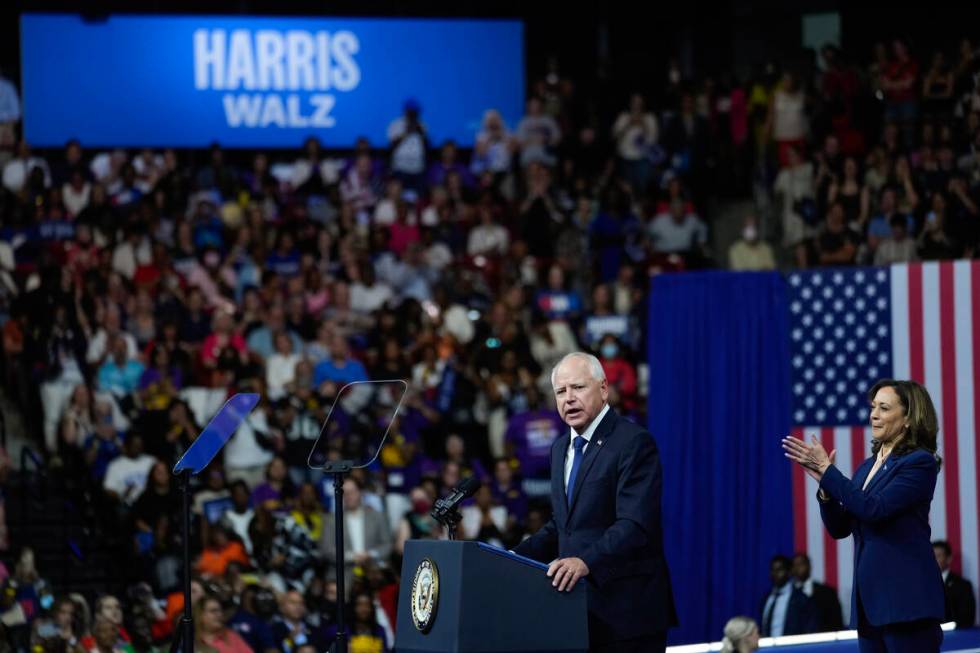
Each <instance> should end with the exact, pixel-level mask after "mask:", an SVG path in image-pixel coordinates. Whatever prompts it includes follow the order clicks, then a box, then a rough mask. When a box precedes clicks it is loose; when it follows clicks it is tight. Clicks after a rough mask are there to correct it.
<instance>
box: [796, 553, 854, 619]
mask: <svg viewBox="0 0 980 653" xmlns="http://www.w3.org/2000/svg"><path fill="white" fill-rule="evenodd" d="M792 574H793V583H794V584H795V585H796V586H797V587H799V588H800V590H801V591H802V592H803V593H804V594H806V595H807V596H808V597H810V600H811V601H813V608H814V611H815V612H816V616H817V629H816V631H814V632H818V633H826V632H836V631H838V630H844V619H843V618H842V617H841V609H840V599H839V598H837V590H835V589H834V588H833V587H831V586H830V585H824V584H823V583H818V582H817V581H815V580H813V579H812V578H810V556H808V555H807V554H805V553H797V554H796V555H795V556H793V567H792Z"/></svg>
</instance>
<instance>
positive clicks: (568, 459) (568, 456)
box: [565, 404, 609, 490]
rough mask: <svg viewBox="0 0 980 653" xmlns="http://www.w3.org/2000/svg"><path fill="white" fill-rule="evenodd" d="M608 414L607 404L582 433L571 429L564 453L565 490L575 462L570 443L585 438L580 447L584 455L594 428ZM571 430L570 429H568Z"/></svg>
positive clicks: (573, 449)
mask: <svg viewBox="0 0 980 653" xmlns="http://www.w3.org/2000/svg"><path fill="white" fill-rule="evenodd" d="M608 412H609V404H606V405H605V406H603V407H602V410H600V411H599V414H598V415H596V417H595V419H594V420H592V423H591V424H589V427H588V428H587V429H585V432H584V433H577V432H576V431H575V429H571V432H572V437H571V438H570V439H569V440H568V451H566V452H565V489H566V490H567V489H568V477H569V476H571V475H572V462H573V461H574V460H575V447H574V445H573V444H572V443H574V442H575V438H576V436H577V437H582V438H585V446H584V447H582V454H583V455H585V450H586V449H588V448H589V443H590V442H591V441H592V434H593V433H595V430H596V428H597V427H598V426H599V422H601V421H602V418H603V417H605V416H606V413H608ZM569 428H571V427H569Z"/></svg>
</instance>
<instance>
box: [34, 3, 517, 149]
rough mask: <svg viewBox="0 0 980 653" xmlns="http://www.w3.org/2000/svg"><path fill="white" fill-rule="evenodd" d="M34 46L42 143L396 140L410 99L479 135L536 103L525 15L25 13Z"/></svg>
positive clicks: (430, 118) (428, 118)
mask: <svg viewBox="0 0 980 653" xmlns="http://www.w3.org/2000/svg"><path fill="white" fill-rule="evenodd" d="M21 44H22V45H21V50H22V51H21V65H22V80H23V91H24V93H23V95H24V130H25V135H26V138H27V140H28V141H29V142H30V143H31V144H33V145H37V146H61V145H63V144H64V143H65V142H66V141H67V140H68V139H70V138H78V139H80V140H81V141H82V142H83V143H84V144H86V145H91V146H123V147H133V146H141V145H148V146H174V147H204V146H207V145H209V144H211V143H213V142H215V141H217V142H220V143H221V144H222V145H225V146H230V147H298V146H300V145H301V144H302V142H303V140H304V139H305V138H306V137H308V136H311V135H313V136H316V137H318V138H320V139H321V140H322V141H323V142H324V143H325V144H327V145H328V146H333V147H351V146H353V144H354V141H355V140H356V139H357V138H358V137H360V136H366V137H367V138H368V139H370V141H371V142H372V144H373V145H375V146H383V145H386V144H387V142H388V139H387V134H386V130H387V126H388V124H389V123H390V122H391V121H392V120H393V119H395V118H397V117H398V116H399V115H400V114H401V113H402V107H403V105H404V103H405V101H406V100H408V99H409V98H412V99H415V100H417V101H418V102H419V104H420V105H421V108H422V110H421V120H422V122H423V123H424V124H425V125H426V127H427V128H428V130H429V135H430V137H431V139H432V141H433V142H434V143H436V144H438V143H439V142H440V141H442V140H444V139H448V138H452V139H454V140H456V141H458V142H460V143H462V144H470V143H472V142H473V138H474V136H475V135H476V132H477V131H478V130H479V126H480V122H481V119H482V117H483V113H484V112H485V111H486V110H488V109H497V110H498V111H500V113H501V114H502V116H503V118H504V120H505V122H507V123H508V124H509V125H511V126H512V127H513V126H515V125H516V124H517V120H518V119H519V117H520V116H521V115H522V112H523V108H524V107H523V103H524V36H523V25H522V24H521V23H520V22H519V21H512V20H511V21H506V20H432V19H425V20H422V19H365V18H252V17H245V18H243V17H237V16H234V17H233V16H176V17H174V16H111V17H109V18H107V19H105V20H87V19H83V18H82V17H80V16H74V15H62V14H24V15H23V16H21Z"/></svg>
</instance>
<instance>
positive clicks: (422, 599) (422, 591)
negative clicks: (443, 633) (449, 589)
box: [412, 558, 439, 633]
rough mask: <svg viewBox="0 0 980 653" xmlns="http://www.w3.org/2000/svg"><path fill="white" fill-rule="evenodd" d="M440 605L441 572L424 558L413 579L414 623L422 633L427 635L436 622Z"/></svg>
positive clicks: (430, 561)
mask: <svg viewBox="0 0 980 653" xmlns="http://www.w3.org/2000/svg"><path fill="white" fill-rule="evenodd" d="M438 605H439V570H438V569H436V565H435V563H434V562H432V560H430V559H429V558H423V559H422V561H421V562H419V566H418V567H417V568H416V569H415V577H414V578H412V621H413V622H414V623H415V628H416V629H418V630H419V631H420V632H423V633H427V632H429V629H430V628H432V623H433V622H434V621H435V616H436V608H437V607H438Z"/></svg>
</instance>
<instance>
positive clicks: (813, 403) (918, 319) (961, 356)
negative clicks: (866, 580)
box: [787, 261, 980, 623]
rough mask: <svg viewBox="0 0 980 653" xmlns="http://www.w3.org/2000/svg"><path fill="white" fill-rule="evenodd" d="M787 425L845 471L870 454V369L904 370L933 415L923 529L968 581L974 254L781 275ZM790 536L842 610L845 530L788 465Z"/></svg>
mask: <svg viewBox="0 0 980 653" xmlns="http://www.w3.org/2000/svg"><path fill="white" fill-rule="evenodd" d="M787 280H788V288H789V292H788V299H789V305H790V340H791V364H792V378H793V409H792V411H793V423H794V424H796V425H797V426H795V427H794V429H793V430H794V435H795V436H796V437H800V438H805V439H807V440H809V439H810V436H811V435H815V436H817V437H818V438H819V439H820V440H821V441H822V442H823V445H824V447H825V448H826V449H827V451H831V450H832V449H836V450H837V459H836V465H837V467H838V468H839V469H840V470H841V471H843V472H844V473H845V474H846V475H848V476H852V475H853V473H854V471H855V470H856V469H857V467H858V466H859V465H860V464H861V463H862V462H863V461H864V460H865V459H866V458H867V457H868V456H870V455H871V429H870V427H869V426H868V420H869V409H868V403H867V401H866V399H865V393H866V392H867V390H868V388H870V387H871V385H872V384H873V383H874V382H875V381H877V380H878V379H881V378H894V379H912V380H915V381H918V382H919V383H922V384H923V385H924V386H925V387H926V388H927V389H928V391H929V394H930V396H931V397H932V400H933V403H934V404H935V406H936V411H937V413H938V416H939V426H940V430H939V455H941V456H942V458H943V466H942V471H941V472H940V474H939V479H938V481H937V484H936V491H935V495H934V497H933V501H932V510H931V512H930V515H929V521H930V525H931V526H932V537H933V539H934V540H937V539H945V540H948V541H949V543H950V545H951V546H952V547H953V551H954V560H953V563H952V566H953V570H954V571H956V572H957V573H960V574H962V575H963V576H964V577H965V578H967V579H968V580H969V581H970V582H971V583H973V587H974V589H976V588H977V587H978V585H980V572H978V562H980V543H978V534H977V515H978V512H977V507H978V496H977V489H978V488H977V475H976V470H977V467H978V465H980V458H978V455H980V448H978V447H977V440H976V438H977V434H978V433H980V409H977V408H975V406H976V404H978V403H980V261H949V262H933V263H911V264H903V265H893V266H891V267H877V268H851V269H827V270H814V271H801V272H795V273H792V274H790V275H789V276H788V278H787ZM793 475H794V476H793V506H794V519H793V521H794V543H795V547H796V550H797V551H805V552H807V553H808V554H809V555H810V559H811V561H812V563H813V577H814V578H815V579H817V580H821V579H822V580H824V581H825V582H826V583H827V584H829V585H831V586H834V587H836V588H837V589H838V594H839V595H840V599H841V604H842V607H843V609H844V619H845V623H846V621H847V619H848V618H849V616H850V599H851V585H852V581H851V576H852V570H853V562H854V545H853V541H852V540H851V539H850V538H848V539H845V540H839V541H835V540H833V539H832V538H831V537H830V536H829V535H827V533H826V531H825V529H824V528H823V524H822V522H821V520H820V510H819V507H818V506H817V501H816V498H815V494H816V491H817V486H816V483H815V482H814V481H813V480H812V479H810V478H809V477H808V476H806V474H805V473H804V472H803V471H802V469H800V468H799V467H795V468H794V470H793Z"/></svg>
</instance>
